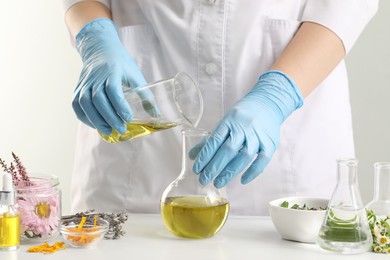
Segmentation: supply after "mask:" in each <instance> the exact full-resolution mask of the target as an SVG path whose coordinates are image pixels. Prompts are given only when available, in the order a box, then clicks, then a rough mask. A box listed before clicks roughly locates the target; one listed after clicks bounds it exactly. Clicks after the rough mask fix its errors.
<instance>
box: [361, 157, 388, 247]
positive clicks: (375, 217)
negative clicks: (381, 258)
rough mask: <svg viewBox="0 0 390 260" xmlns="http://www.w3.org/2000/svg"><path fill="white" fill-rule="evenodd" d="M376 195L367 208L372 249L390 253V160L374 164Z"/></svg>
mask: <svg viewBox="0 0 390 260" xmlns="http://www.w3.org/2000/svg"><path fill="white" fill-rule="evenodd" d="M374 174H375V175H374V197H373V199H372V201H370V202H369V203H368V204H367V206H366V208H367V215H368V222H369V225H370V229H371V234H372V238H373V243H372V246H371V251H373V252H376V253H386V254H388V253H390V226H389V223H390V162H377V163H375V164H374Z"/></svg>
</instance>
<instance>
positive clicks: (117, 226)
mask: <svg viewBox="0 0 390 260" xmlns="http://www.w3.org/2000/svg"><path fill="white" fill-rule="evenodd" d="M95 216H99V217H100V218H102V219H104V220H106V221H108V223H109V228H108V232H107V233H106V235H105V236H104V238H106V239H119V238H120V237H121V236H123V235H124V234H125V231H124V230H123V228H122V224H123V223H125V222H126V221H127V219H128V214H127V213H126V212H125V211H123V212H119V213H95V210H93V209H92V210H88V211H85V212H79V213H76V214H74V215H68V216H63V217H62V221H72V220H74V221H77V220H79V219H80V218H82V217H86V221H85V223H86V224H92V225H93V221H94V218H95Z"/></svg>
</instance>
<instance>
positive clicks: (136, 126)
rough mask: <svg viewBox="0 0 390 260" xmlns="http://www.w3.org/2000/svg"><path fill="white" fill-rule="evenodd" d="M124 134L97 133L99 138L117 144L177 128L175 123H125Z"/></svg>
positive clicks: (114, 132)
mask: <svg viewBox="0 0 390 260" xmlns="http://www.w3.org/2000/svg"><path fill="white" fill-rule="evenodd" d="M126 126H127V130H126V133H124V134H120V133H118V132H117V131H115V130H112V132H111V134H110V135H104V134H102V133H100V132H99V134H100V136H101V137H102V138H103V139H104V140H105V141H107V142H109V143H119V142H123V141H127V140H130V139H134V138H137V137H141V136H145V135H149V134H152V133H155V132H158V131H162V130H166V129H169V128H172V127H175V126H177V124H175V123H155V122H142V121H137V120H134V121H131V122H129V123H126Z"/></svg>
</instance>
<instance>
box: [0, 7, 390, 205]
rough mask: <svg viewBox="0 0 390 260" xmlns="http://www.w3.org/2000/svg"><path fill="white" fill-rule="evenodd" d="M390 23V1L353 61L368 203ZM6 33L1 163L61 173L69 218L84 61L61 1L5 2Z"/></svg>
mask: <svg viewBox="0 0 390 260" xmlns="http://www.w3.org/2000/svg"><path fill="white" fill-rule="evenodd" d="M389 25H390V1H387V0H386V1H382V2H381V4H380V9H379V12H378V14H377V15H376V17H375V18H374V19H373V20H372V21H371V23H370V24H369V25H368V26H367V28H366V30H365V31H364V33H363V34H362V35H361V37H360V39H359V41H358V42H357V43H356V45H355V47H354V48H353V49H352V51H351V52H350V54H349V55H348V57H347V65H348V72H349V76H350V89H351V103H352V111H353V120H354V137H355V144H356V152H357V153H356V157H357V158H358V159H359V161H360V164H359V167H360V168H359V182H360V190H361V193H362V196H363V200H364V201H365V202H368V201H369V200H370V199H371V197H372V192H373V163H374V162H376V161H390V116H389V111H390V100H389V99H390V83H389V81H390V30H389ZM0 32H1V39H0V113H1V114H0V121H1V123H0V158H2V159H3V160H5V161H7V162H10V161H11V160H12V156H11V151H13V152H15V153H16V154H17V155H19V157H20V158H21V159H22V161H23V162H24V163H25V166H26V167H27V169H28V170H29V171H30V172H36V173H47V174H55V175H57V176H58V177H59V178H60V182H61V184H60V186H61V189H62V191H63V212H64V213H68V212H69V210H70V177H71V173H72V167H73V155H74V149H75V137H76V130H77V120H76V117H75V116H74V114H73V110H72V108H71V100H72V94H73V90H74V88H75V85H76V82H77V79H78V75H79V72H80V69H81V62H80V58H79V56H78V54H77V52H76V51H75V50H74V49H73V47H72V46H71V44H70V40H69V35H68V32H67V30H66V27H65V23H64V19H63V10H62V7H61V1H51V0H50V1H47V0H34V1H26V0H13V1H7V4H2V14H1V16H0ZM335 127H337V126H335ZM318 167H321V165H318Z"/></svg>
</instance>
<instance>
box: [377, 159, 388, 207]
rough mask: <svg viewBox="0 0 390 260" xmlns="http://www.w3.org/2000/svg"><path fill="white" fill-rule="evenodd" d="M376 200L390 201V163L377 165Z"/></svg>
mask: <svg viewBox="0 0 390 260" xmlns="http://www.w3.org/2000/svg"><path fill="white" fill-rule="evenodd" d="M374 170H375V173H374V174H375V176H374V180H375V184H374V200H385V201H390V163H387V162H384V163H375V165H374Z"/></svg>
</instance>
